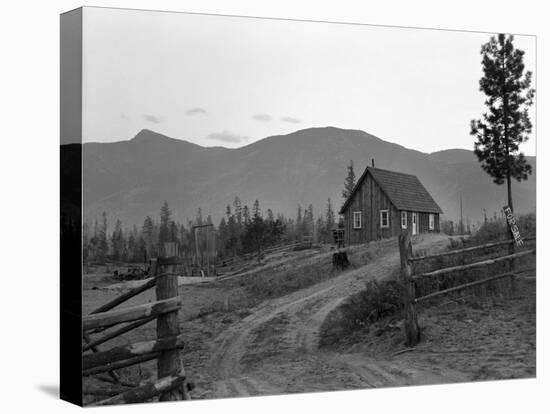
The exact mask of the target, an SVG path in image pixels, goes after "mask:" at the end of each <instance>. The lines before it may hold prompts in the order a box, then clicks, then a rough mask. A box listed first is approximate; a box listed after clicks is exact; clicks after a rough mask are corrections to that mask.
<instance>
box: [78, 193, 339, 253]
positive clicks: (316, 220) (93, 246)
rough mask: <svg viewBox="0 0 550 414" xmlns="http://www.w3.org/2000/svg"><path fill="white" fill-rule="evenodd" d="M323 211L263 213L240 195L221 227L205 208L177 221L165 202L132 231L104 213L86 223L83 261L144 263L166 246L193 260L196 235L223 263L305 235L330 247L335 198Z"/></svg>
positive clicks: (310, 205) (202, 245) (229, 209)
mask: <svg viewBox="0 0 550 414" xmlns="http://www.w3.org/2000/svg"><path fill="white" fill-rule="evenodd" d="M323 210H324V212H323V214H319V215H317V217H315V214H314V211H315V209H314V207H313V205H312V204H309V205H308V206H307V207H302V206H301V205H298V206H297V212H296V217H293V218H289V217H285V216H284V215H283V214H280V213H275V212H273V211H272V210H271V209H269V208H268V209H267V210H266V211H265V213H263V212H262V210H261V207H260V202H259V201H258V200H255V201H254V203H253V204H252V206H251V207H249V206H248V205H246V204H244V205H243V203H242V202H241V199H240V198H239V197H238V196H236V197H235V199H234V201H233V203H232V204H228V205H227V206H226V208H225V212H224V216H223V217H222V219H221V220H220V221H219V223H217V224H215V223H213V221H212V217H211V216H210V215H207V216H206V217H204V216H203V212H202V209H201V208H199V209H198V210H197V213H196V216H195V218H194V219H193V220H190V219H188V220H187V222H186V223H180V222H177V221H175V220H173V218H172V217H173V214H172V210H171V208H170V206H169V205H168V202H167V201H164V203H163V204H162V206H161V208H160V211H159V216H158V217H157V218H153V217H151V216H147V217H145V218H144V221H143V224H142V225H141V227H138V226H136V225H134V226H132V227H130V228H127V227H125V226H124V223H122V221H121V220H119V219H116V220H115V221H114V226H113V224H109V217H108V215H107V213H106V212H103V213H102V215H101V217H100V219H99V220H95V221H94V222H93V223H89V222H87V223H84V225H83V229H82V233H83V260H84V263H90V262H97V263H104V262H107V261H110V262H128V263H145V262H147V261H148V260H149V259H150V258H152V257H156V256H158V255H159V254H160V253H161V249H162V246H164V243H166V242H174V243H176V245H177V247H178V251H179V252H180V255H181V256H184V257H190V256H192V255H193V254H194V252H195V249H196V248H197V246H196V244H195V237H200V239H199V240H197V242H198V243H199V245H201V249H203V250H205V249H212V250H213V253H214V255H215V256H216V257H217V258H218V259H224V258H227V257H232V256H238V255H243V254H247V253H253V252H256V251H257V252H260V251H261V250H262V249H265V248H267V247H269V246H273V245H275V244H278V243H283V242H289V243H290V242H294V241H302V240H303V238H304V236H308V237H310V238H311V239H312V240H314V241H315V242H322V243H329V242H331V238H332V229H333V228H334V227H335V226H336V225H337V221H336V214H335V210H334V208H333V205H332V202H331V200H330V198H329V199H328V200H327V203H326V206H324V209H323ZM205 225H211V227H210V232H209V233H207V234H208V236H207V237H203V236H197V234H202V235H204V233H197V232H195V231H193V230H194V228H195V227H198V228H200V229H203V228H205V227H206V226H205ZM207 243H210V246H207Z"/></svg>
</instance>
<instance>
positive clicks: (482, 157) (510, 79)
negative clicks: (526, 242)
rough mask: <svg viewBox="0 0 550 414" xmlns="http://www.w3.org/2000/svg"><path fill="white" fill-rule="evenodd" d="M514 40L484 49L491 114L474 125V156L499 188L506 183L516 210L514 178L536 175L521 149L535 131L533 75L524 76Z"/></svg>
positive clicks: (482, 85)
mask: <svg viewBox="0 0 550 414" xmlns="http://www.w3.org/2000/svg"><path fill="white" fill-rule="evenodd" d="M513 40H514V37H513V36H506V35H504V34H499V35H498V37H497V38H495V37H491V39H490V40H489V42H487V43H486V44H484V45H483V46H482V47H481V55H482V56H483V59H482V67H483V77H482V78H481V79H480V81H479V89H480V91H482V92H483V93H484V94H485V95H486V96H487V99H486V101H485V105H486V106H487V109H488V112H487V113H485V114H483V118H482V119H481V120H473V121H471V135H473V136H474V137H476V138H477V141H476V142H475V145H474V152H475V154H476V155H477V158H478V160H479V162H480V163H481V167H482V168H483V170H485V172H487V174H489V175H490V176H491V177H492V178H493V182H494V183H495V184H497V185H502V184H504V182H506V185H507V192H508V206H509V207H510V208H511V209H512V210H513V202H512V178H515V179H516V180H517V181H522V180H526V179H527V178H528V176H529V175H530V174H531V171H532V169H531V166H530V165H529V164H528V163H527V160H526V159H525V156H524V155H523V154H522V153H521V152H519V145H520V144H521V143H523V142H526V141H527V140H528V139H529V134H530V133H531V130H532V124H531V121H530V119H529V113H528V108H529V107H530V106H531V105H532V104H533V98H534V96H535V91H534V89H532V88H531V77H532V74H531V72H529V71H527V72H524V69H525V65H524V63H523V55H524V52H523V51H522V50H519V49H516V48H515V47H514V44H513Z"/></svg>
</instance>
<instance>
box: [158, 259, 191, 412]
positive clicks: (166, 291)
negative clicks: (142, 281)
mask: <svg viewBox="0 0 550 414" xmlns="http://www.w3.org/2000/svg"><path fill="white" fill-rule="evenodd" d="M153 265H154V266H152V267H153V268H154V269H155V273H153V276H156V275H157V273H158V269H159V263H158V261H157V262H156V263H153ZM156 294H157V300H162V299H169V298H173V297H174V296H178V276H177V275H175V274H168V275H165V276H161V277H159V278H158V279H157V283H156ZM179 333H180V329H179V318H178V312H170V313H167V314H165V315H162V316H159V317H158V318H157V338H158V339H162V338H166V337H175V336H178V335H179ZM181 368H182V363H181V360H180V350H179V349H173V350H170V351H165V352H161V353H160V355H159V357H158V359H157V371H158V374H157V377H158V378H159V379H160V378H164V377H169V376H175V375H177V374H178V372H180V370H181ZM182 399H186V392H185V385H183V386H181V387H177V388H175V389H173V390H170V391H168V392H166V393H163V394H161V395H160V396H159V401H177V400H182Z"/></svg>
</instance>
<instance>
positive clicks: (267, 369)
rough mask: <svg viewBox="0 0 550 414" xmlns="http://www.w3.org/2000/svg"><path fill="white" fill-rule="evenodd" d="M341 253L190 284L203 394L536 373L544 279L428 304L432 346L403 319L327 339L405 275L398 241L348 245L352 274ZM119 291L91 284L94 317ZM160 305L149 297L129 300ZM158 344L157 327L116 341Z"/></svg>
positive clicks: (425, 318) (192, 354) (191, 328)
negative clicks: (409, 333) (363, 300)
mask: <svg viewBox="0 0 550 414" xmlns="http://www.w3.org/2000/svg"><path fill="white" fill-rule="evenodd" d="M449 243H450V241H449V237H447V236H444V235H439V234H438V235H421V236H417V237H415V238H414V239H413V249H415V250H418V251H422V252H430V253H433V252H440V251H444V250H446V249H447V248H448V247H449ZM333 252H334V251H333V250H331V249H330V247H328V246H317V247H313V248H312V249H308V250H302V251H290V252H285V253H277V254H274V255H270V256H266V257H265V258H264V259H263V260H262V262H261V263H255V264H254V265H253V266H251V267H249V268H248V269H247V270H246V271H244V272H242V273H239V274H235V275H233V276H230V277H225V278H220V279H219V280H214V281H206V282H203V281H199V283H195V284H183V285H181V286H180V287H179V293H180V295H181V297H182V298H183V308H182V310H181V311H180V315H179V316H180V329H181V332H183V333H184V335H185V336H186V338H187V339H186V348H185V349H184V351H183V352H182V358H183V362H184V366H185V368H186V370H187V373H188V376H189V378H190V381H192V382H193V383H194V385H195V389H194V390H193V391H192V392H191V395H192V398H221V397H237V396H249V395H267V394H282V393H296V392H314V391H324V390H343V389H355V388H371V387H387V386H401V385H413V384H417V385H418V384H435V383H448V382H460V381H471V380H487V379H501V378H525V377H533V376H534V375H535V320H536V318H535V286H536V282H535V278H534V272H531V273H524V274H522V275H521V276H520V277H518V278H517V282H516V287H515V290H514V291H513V292H511V293H510V294H509V295H505V296H502V295H501V296H498V295H497V296H490V297H487V298H484V299H479V300H478V299H476V300H471V298H469V297H468V296H467V295H466V296H463V297H462V296H461V297H459V298H446V297H444V298H442V299H441V300H439V301H438V302H437V303H434V304H429V305H427V306H425V307H423V308H420V310H419V322H420V325H421V329H422V341H421V342H420V344H418V345H417V346H416V347H415V348H414V349H405V348H404V346H403V333H402V329H401V315H400V313H399V312H398V313H395V314H389V315H386V316H382V317H380V318H378V319H377V320H376V321H374V322H372V323H370V322H369V323H367V322H362V321H359V322H358V325H359V328H358V329H354V330H353V332H344V331H342V332H341V333H340V334H339V335H336V336H335V335H333V336H332V337H330V339H329V340H327V332H330V329H328V330H327V326H328V327H330V326H336V325H343V324H344V322H345V321H343V320H342V319H341V318H342V317H343V316H342V315H347V314H346V313H345V312H343V309H345V307H346V306H347V305H348V304H349V300H350V298H352V297H353V296H354V295H357V294H358V293H360V292H363V291H365V289H366V283H367V282H368V281H373V280H377V281H384V280H391V279H394V278H395V277H396V276H397V275H398V272H399V253H398V248H397V240H395V239H388V240H383V241H378V242H372V243H369V244H367V245H361V246H354V247H351V248H349V249H348V255H349V259H350V262H351V263H352V267H351V268H349V269H347V270H344V271H334V270H332V264H331V256H332V253H333ZM530 260H533V259H530ZM113 283H115V282H114V281H113V280H111V278H110V276H109V275H108V274H103V275H102V274H95V275H90V276H86V277H85V283H84V286H85V290H84V313H88V312H89V311H91V310H92V309H93V308H95V307H97V306H99V305H101V304H103V303H105V302H107V301H108V300H109V299H112V298H114V297H115V296H117V295H119V294H120V293H121V292H122V291H124V288H122V289H107V286H109V285H111V284H113ZM151 300H153V293H151V292H148V293H144V294H141V295H139V296H137V297H135V298H133V299H132V300H131V301H129V302H128V304H138V303H144V302H147V301H151ZM348 307H349V306H348ZM339 318H340V319H339ZM154 336H155V324H154V322H153V323H150V324H148V325H145V326H144V327H142V328H139V329H138V330H135V331H133V332H131V333H130V334H127V335H125V336H123V337H120V338H117V340H116V341H113V344H116V343H130V342H135V341H137V340H144V338H154ZM320 344H321V346H320ZM153 368H154V362H149V363H145V364H142V365H141V367H133V368H127V369H123V370H121V371H120V373H121V376H122V378H123V379H124V381H128V382H131V383H138V382H139V381H143V380H145V379H147V378H148V377H150V376H151V375H154V374H153V373H154V372H156V371H155V370H154V369H153ZM86 383H87V384H88V385H89V386H91V384H93V382H92V380H87V381H86ZM94 398H97V397H88V401H87V402H90V401H93V399H94Z"/></svg>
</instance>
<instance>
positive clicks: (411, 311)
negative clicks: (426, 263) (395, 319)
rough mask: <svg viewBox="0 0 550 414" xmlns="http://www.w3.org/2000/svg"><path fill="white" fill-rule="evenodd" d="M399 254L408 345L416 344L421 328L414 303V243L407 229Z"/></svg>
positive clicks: (400, 243) (400, 242)
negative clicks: (412, 262) (412, 265)
mask: <svg viewBox="0 0 550 414" xmlns="http://www.w3.org/2000/svg"><path fill="white" fill-rule="evenodd" d="M399 256H400V259H401V272H400V278H401V284H402V286H403V310H404V312H405V336H406V345H407V346H414V345H416V344H417V343H418V341H419V340H420V329H419V328H418V319H417V315H416V305H415V303H414V297H415V292H414V290H415V289H414V281H413V279H412V269H411V258H412V244H411V239H410V236H409V233H408V232H407V231H404V232H402V233H401V234H400V235H399Z"/></svg>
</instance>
